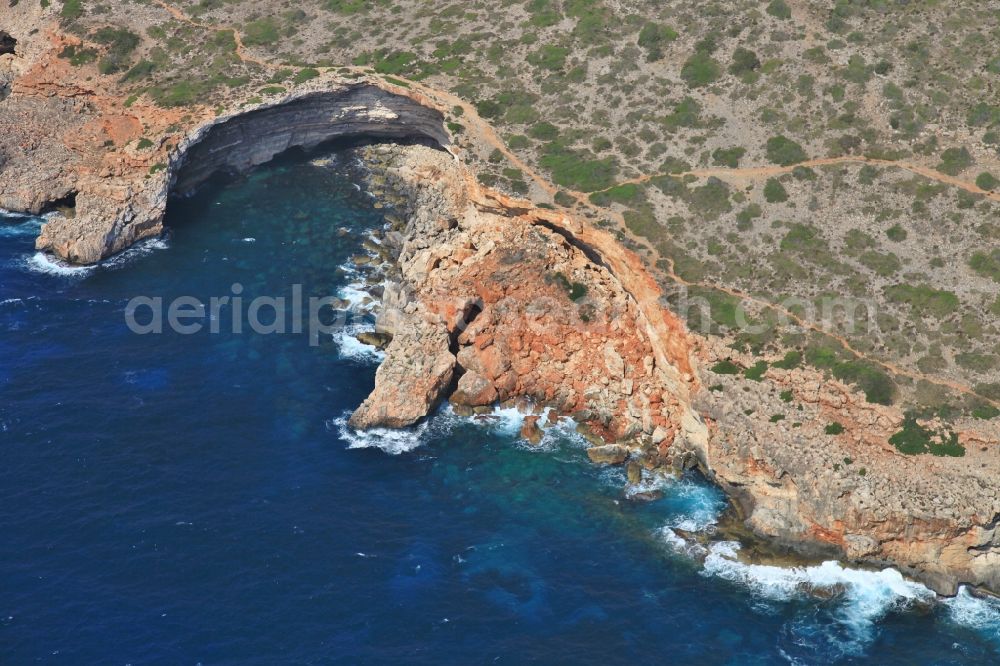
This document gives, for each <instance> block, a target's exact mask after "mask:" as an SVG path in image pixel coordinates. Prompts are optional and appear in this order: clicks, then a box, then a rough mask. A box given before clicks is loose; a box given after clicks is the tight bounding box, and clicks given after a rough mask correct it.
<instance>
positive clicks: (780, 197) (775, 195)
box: [764, 178, 788, 203]
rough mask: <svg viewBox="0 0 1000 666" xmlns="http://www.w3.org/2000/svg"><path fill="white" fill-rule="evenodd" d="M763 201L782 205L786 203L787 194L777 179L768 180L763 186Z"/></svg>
mask: <svg viewBox="0 0 1000 666" xmlns="http://www.w3.org/2000/svg"><path fill="white" fill-rule="evenodd" d="M764 199H765V200H766V201H767V202H768V203H782V202H784V201H788V192H787V191H786V190H785V186H784V185H782V184H781V182H780V181H779V180H778V179H777V178H768V179H767V183H765V184H764Z"/></svg>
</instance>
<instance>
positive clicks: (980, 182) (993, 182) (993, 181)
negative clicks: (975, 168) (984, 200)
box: [976, 171, 1000, 192]
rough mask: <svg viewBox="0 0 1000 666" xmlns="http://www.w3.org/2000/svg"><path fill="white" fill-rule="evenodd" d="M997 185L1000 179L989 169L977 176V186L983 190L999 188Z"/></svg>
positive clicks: (989, 190) (988, 190)
mask: <svg viewBox="0 0 1000 666" xmlns="http://www.w3.org/2000/svg"><path fill="white" fill-rule="evenodd" d="M997 185H1000V180H997V178H996V176H994V175H993V174H991V173H990V172H989V171H984V172H982V173H981V174H979V175H978V176H977V177H976V187H978V188H979V189H981V190H986V191H987V192H991V191H993V190H995V189H997Z"/></svg>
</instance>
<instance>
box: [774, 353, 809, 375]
mask: <svg viewBox="0 0 1000 666" xmlns="http://www.w3.org/2000/svg"><path fill="white" fill-rule="evenodd" d="M801 363H802V352H800V351H797V350H795V349H793V350H791V351H788V352H785V357H784V358H782V359H781V360H780V361H775V362H774V363H772V364H771V365H772V366H774V367H775V368H781V369H782V370H791V369H793V368H797V367H799V365H800V364H801Z"/></svg>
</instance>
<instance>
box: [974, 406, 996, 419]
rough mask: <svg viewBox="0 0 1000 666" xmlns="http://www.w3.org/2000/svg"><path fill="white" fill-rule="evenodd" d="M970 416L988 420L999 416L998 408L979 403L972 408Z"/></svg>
mask: <svg viewBox="0 0 1000 666" xmlns="http://www.w3.org/2000/svg"><path fill="white" fill-rule="evenodd" d="M972 416H973V417H975V418H977V419H982V420H984V421H988V420H990V419H995V418H996V417H998V416H1000V409H997V408H996V407H994V406H993V405H979V406H978V407H976V408H974V409H973V410H972Z"/></svg>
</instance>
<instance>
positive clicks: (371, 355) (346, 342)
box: [333, 324, 385, 363]
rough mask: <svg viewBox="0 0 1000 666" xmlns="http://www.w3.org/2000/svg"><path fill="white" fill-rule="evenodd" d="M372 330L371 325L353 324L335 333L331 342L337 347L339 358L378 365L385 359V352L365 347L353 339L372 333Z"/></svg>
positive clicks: (372, 346) (370, 346) (373, 347)
mask: <svg viewBox="0 0 1000 666" xmlns="http://www.w3.org/2000/svg"><path fill="white" fill-rule="evenodd" d="M374 328H375V327H374V325H372V324H355V325H349V326H345V327H343V328H341V329H340V330H339V331H338V332H337V333H335V334H334V336H333V340H334V342H335V344H336V345H337V352H338V354H339V355H340V357H341V358H348V359H352V360H355V361H370V362H373V363H380V362H381V361H382V360H383V359H384V358H385V352H384V351H381V350H379V349H378V348H377V347H375V346H374V345H366V344H365V343H363V342H361V341H360V340H358V339H357V338H356V337H354V336H356V335H357V334H359V333H364V332H366V331H372V330H374Z"/></svg>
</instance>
